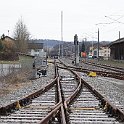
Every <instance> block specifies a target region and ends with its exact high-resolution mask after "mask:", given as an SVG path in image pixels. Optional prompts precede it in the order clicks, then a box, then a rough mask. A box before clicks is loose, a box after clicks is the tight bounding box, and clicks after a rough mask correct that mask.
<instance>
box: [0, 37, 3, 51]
mask: <svg viewBox="0 0 124 124" xmlns="http://www.w3.org/2000/svg"><path fill="white" fill-rule="evenodd" d="M2 50H3V44H2V41H1V39H0V51H2Z"/></svg>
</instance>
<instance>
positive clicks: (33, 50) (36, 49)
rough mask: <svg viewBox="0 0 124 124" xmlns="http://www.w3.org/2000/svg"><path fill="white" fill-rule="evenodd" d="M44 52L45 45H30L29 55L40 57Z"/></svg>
mask: <svg viewBox="0 0 124 124" xmlns="http://www.w3.org/2000/svg"><path fill="white" fill-rule="evenodd" d="M41 51H43V43H34V42H33V43H28V53H29V54H30V55H32V56H39V53H40V52H41Z"/></svg>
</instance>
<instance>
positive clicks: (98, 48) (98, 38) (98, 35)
mask: <svg viewBox="0 0 124 124" xmlns="http://www.w3.org/2000/svg"><path fill="white" fill-rule="evenodd" d="M97 57H98V61H99V28H98V56H97Z"/></svg>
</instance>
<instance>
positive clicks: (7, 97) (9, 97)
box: [0, 64, 55, 107]
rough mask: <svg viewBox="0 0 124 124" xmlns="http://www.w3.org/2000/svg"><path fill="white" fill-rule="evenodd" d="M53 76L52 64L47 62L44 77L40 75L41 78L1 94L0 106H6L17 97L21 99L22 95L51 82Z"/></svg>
mask: <svg viewBox="0 0 124 124" xmlns="http://www.w3.org/2000/svg"><path fill="white" fill-rule="evenodd" d="M54 76H55V73H54V65H53V64H49V65H48V71H47V76H46V77H44V76H42V77H41V78H38V79H36V80H32V81H29V82H25V83H24V85H22V86H21V87H19V88H17V89H14V88H13V91H11V92H9V93H7V94H4V95H1V96H0V107H2V106H6V105H8V104H10V103H12V102H14V101H16V100H18V99H21V98H22V97H24V96H27V95H29V94H31V93H33V92H34V91H37V90H39V89H41V87H44V86H45V85H47V84H48V83H49V82H51V81H52V80H53V79H54Z"/></svg>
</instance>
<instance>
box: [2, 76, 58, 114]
mask: <svg viewBox="0 0 124 124" xmlns="http://www.w3.org/2000/svg"><path fill="white" fill-rule="evenodd" d="M56 80H57V78H55V79H54V80H53V81H52V82H51V83H49V84H48V85H46V86H44V87H43V88H41V89H40V90H38V91H36V92H35V93H32V94H30V95H27V96H26V97H24V98H21V99H19V100H17V101H15V102H13V103H11V104H9V105H7V106H2V107H1V108H0V115H7V114H8V113H11V112H12V111H13V110H16V105H17V102H19V104H20V106H25V105H27V104H29V103H30V102H31V101H32V99H34V98H36V97H38V96H39V95H41V94H42V93H43V92H45V91H47V90H48V89H49V88H51V87H52V86H53V85H54V84H55V82H56Z"/></svg>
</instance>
